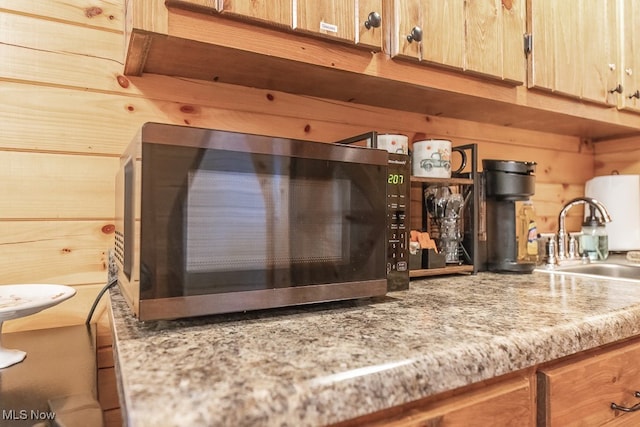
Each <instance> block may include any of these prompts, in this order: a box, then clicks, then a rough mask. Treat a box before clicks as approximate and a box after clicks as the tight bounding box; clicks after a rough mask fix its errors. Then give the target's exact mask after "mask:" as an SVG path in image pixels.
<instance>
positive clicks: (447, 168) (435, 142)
mask: <svg viewBox="0 0 640 427" xmlns="http://www.w3.org/2000/svg"><path fill="white" fill-rule="evenodd" d="M411 160H412V162H413V175H414V176H419V177H425V178H451V141H449V140H447V139H427V140H424V141H416V142H414V143H413V153H412V158H411Z"/></svg>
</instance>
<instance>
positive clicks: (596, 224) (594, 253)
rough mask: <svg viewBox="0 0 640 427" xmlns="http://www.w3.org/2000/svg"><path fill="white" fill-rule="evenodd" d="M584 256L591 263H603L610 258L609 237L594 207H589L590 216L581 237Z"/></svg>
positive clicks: (584, 224) (585, 221)
mask: <svg viewBox="0 0 640 427" xmlns="http://www.w3.org/2000/svg"><path fill="white" fill-rule="evenodd" d="M580 247H581V250H582V254H583V255H584V254H586V255H587V256H588V257H589V259H590V260H591V261H602V260H605V259H607V258H608V257H609V237H608V235H607V229H606V228H605V225H604V221H602V220H601V219H600V218H598V217H597V215H596V210H595V209H594V207H593V206H589V216H588V217H587V218H585V220H584V223H583V224H582V236H581V237H580Z"/></svg>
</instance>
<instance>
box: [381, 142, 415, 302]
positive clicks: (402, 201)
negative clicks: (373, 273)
mask: <svg viewBox="0 0 640 427" xmlns="http://www.w3.org/2000/svg"><path fill="white" fill-rule="evenodd" d="M387 170H388V177H387V290H388V291H399V290H404V289H409V205H410V198H411V197H410V189H411V183H410V182H409V181H410V179H411V167H410V163H409V156H407V155H406V154H394V153H389V166H388V168H387Z"/></svg>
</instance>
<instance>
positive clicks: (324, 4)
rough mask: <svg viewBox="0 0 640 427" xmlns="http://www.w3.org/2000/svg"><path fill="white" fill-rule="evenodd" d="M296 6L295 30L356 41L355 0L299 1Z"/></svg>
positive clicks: (294, 14)
mask: <svg viewBox="0 0 640 427" xmlns="http://www.w3.org/2000/svg"><path fill="white" fill-rule="evenodd" d="M295 5H296V8H295V10H294V11H293V16H294V21H293V28H294V29H296V30H298V31H303V32H307V33H312V34H317V35H321V36H325V37H330V38H335V39H339V40H343V41H348V42H351V43H353V42H354V41H355V40H356V36H355V19H356V10H355V0H324V1H317V0H297V1H296V2H295ZM363 22H364V21H363Z"/></svg>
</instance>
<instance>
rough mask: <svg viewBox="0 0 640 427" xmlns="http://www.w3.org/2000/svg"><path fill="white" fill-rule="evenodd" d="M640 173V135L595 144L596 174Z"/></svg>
mask: <svg viewBox="0 0 640 427" xmlns="http://www.w3.org/2000/svg"><path fill="white" fill-rule="evenodd" d="M616 172H617V173H619V174H621V175H623V174H640V137H637V136H636V137H633V138H623V139H616V140H611V141H606V142H598V143H597V144H595V175H596V176H602V175H611V174H615V173H616Z"/></svg>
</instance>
